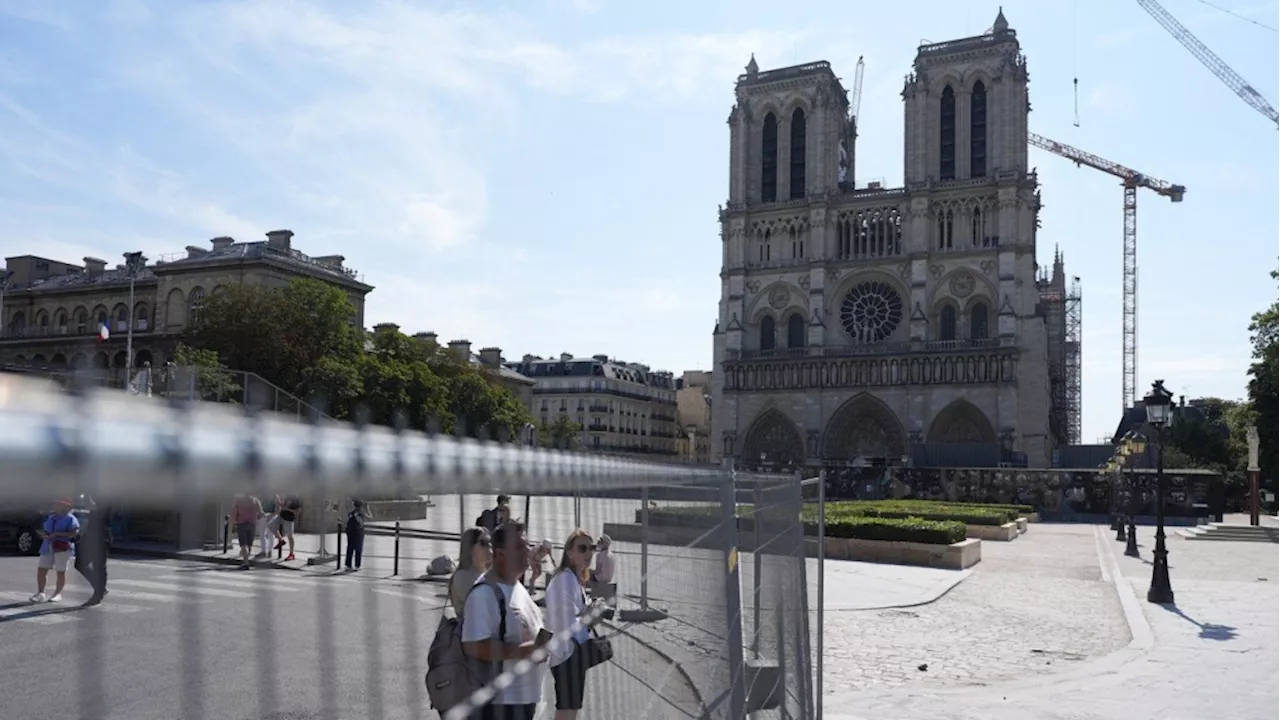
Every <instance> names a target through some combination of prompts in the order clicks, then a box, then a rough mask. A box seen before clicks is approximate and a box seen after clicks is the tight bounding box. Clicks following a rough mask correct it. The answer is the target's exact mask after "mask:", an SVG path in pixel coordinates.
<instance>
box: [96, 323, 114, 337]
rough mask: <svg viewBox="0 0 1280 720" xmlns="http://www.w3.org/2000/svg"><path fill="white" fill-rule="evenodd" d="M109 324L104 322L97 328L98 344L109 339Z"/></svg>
mask: <svg viewBox="0 0 1280 720" xmlns="http://www.w3.org/2000/svg"><path fill="white" fill-rule="evenodd" d="M110 325H111V323H110V322H109V321H108V322H104V323H102V325H100V326H99V327H98V342H106V341H107V340H109V339H110V338H111V327H110Z"/></svg>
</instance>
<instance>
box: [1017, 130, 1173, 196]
mask: <svg viewBox="0 0 1280 720" xmlns="http://www.w3.org/2000/svg"><path fill="white" fill-rule="evenodd" d="M1027 142H1029V143H1031V144H1032V145H1034V146H1036V147H1038V148H1040V149H1041V150H1048V151H1049V152H1051V153H1053V154H1054V155H1058V156H1060V157H1064V158H1066V159H1068V160H1071V161H1072V162H1074V163H1075V164H1076V165H1088V166H1089V167H1091V168H1093V169H1094V170H1101V171H1102V172H1104V173H1107V174H1108V175H1114V176H1115V177H1118V178H1120V179H1121V180H1122V181H1124V182H1125V183H1126V184H1129V183H1132V184H1133V185H1134V187H1141V188H1146V189H1148V190H1150V191H1152V192H1154V193H1156V194H1157V195H1163V196H1164V197H1167V198H1169V199H1170V200H1172V201H1173V202H1182V196H1183V195H1184V194H1186V192H1187V188H1186V187H1184V186H1182V185H1174V184H1173V183H1167V182H1165V181H1164V180H1159V179H1157V178H1153V177H1151V176H1150V175H1144V174H1142V173H1140V172H1138V171H1137V170H1130V169H1129V168H1127V167H1125V166H1124V165H1121V164H1120V163H1117V162H1112V161H1110V160H1106V159H1103V158H1100V157H1098V156H1097V155H1094V154H1093V153H1091V152H1085V151H1084V150H1081V149H1079V148H1075V147H1071V146H1070V145H1067V144H1066V143H1060V142H1058V141H1057V140H1050V139H1049V138H1047V137H1045V136H1043V135H1037V134H1035V133H1030V132H1029V133H1027Z"/></svg>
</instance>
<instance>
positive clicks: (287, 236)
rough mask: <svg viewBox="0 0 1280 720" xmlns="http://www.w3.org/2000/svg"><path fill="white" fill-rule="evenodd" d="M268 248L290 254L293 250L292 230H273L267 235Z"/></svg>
mask: <svg viewBox="0 0 1280 720" xmlns="http://www.w3.org/2000/svg"><path fill="white" fill-rule="evenodd" d="M267 247H269V248H271V249H272V250H279V251H280V252H289V251H290V250H291V249H293V231H292V230H272V231H270V232H268V233H267Z"/></svg>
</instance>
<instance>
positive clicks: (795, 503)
mask: <svg viewBox="0 0 1280 720" xmlns="http://www.w3.org/2000/svg"><path fill="white" fill-rule="evenodd" d="M235 493H252V494H254V495H257V496H259V497H263V498H268V497H272V496H274V495H277V494H279V495H286V496H287V495H299V496H302V497H304V498H306V499H307V502H308V503H309V504H310V506H311V507H313V508H320V507H323V508H324V513H331V512H332V509H333V508H344V507H346V506H347V504H346V501H347V499H348V498H351V497H373V496H376V497H388V498H409V497H420V496H429V497H430V498H431V506H430V507H429V508H428V509H427V510H426V515H427V517H426V518H425V519H423V520H421V521H414V522H407V523H404V525H405V526H406V527H410V526H420V528H421V530H422V532H421V533H418V534H416V535H415V534H414V533H409V532H406V533H405V537H404V538H395V539H394V540H393V538H390V537H385V536H384V535H385V534H384V533H371V534H370V536H369V537H366V539H365V540H366V547H365V556H366V568H367V569H368V573H367V574H365V575H361V576H358V578H356V576H351V575H341V574H339V573H337V572H328V571H325V572H315V571H314V570H313V571H312V572H311V573H307V574H306V575H305V576H303V575H300V574H292V575H293V576H294V577H295V578H296V579H297V582H302V581H303V578H304V577H305V578H307V579H314V580H315V582H314V584H313V585H310V586H308V587H309V588H311V590H310V592H308V593H307V594H306V595H305V596H302V595H299V596H294V597H295V598H305V599H303V600H297V601H295V602H294V603H293V604H291V605H289V606H287V607H286V606H281V605H279V604H278V603H279V600H278V597H277V596H276V595H274V594H272V593H270V592H267V591H265V590H262V589H259V590H258V591H256V592H255V593H254V594H253V596H252V599H250V600H247V604H246V601H239V602H237V603H234V604H231V603H225V602H213V603H205V604H198V603H192V604H183V605H181V606H180V607H179V608H178V610H177V616H176V619H170V620H165V619H163V618H162V617H161V616H156V618H155V620H154V622H155V623H156V624H163V623H166V622H168V623H171V624H172V627H164V629H163V630H164V633H165V635H166V637H167V638H168V639H167V641H166V642H172V643H175V645H174V647H175V648H176V649H177V651H176V654H175V656H174V657H175V661H174V662H171V663H169V664H168V665H167V666H166V667H167V669H166V670H165V671H164V672H162V673H159V674H157V673H156V672H155V671H154V670H152V671H146V670H144V668H145V667H148V666H147V664H146V663H142V662H140V663H139V667H138V668H136V669H134V668H131V667H130V664H131V663H127V662H126V663H121V662H119V661H120V660H121V655H120V654H119V653H120V650H119V649H118V648H117V649H115V650H113V651H111V652H110V653H109V651H108V649H107V648H108V645H110V644H111V643H112V642H117V641H116V640H111V639H110V638H111V637H112V632H113V627H112V626H113V624H115V623H119V622H123V621H121V620H120V616H116V615H107V614H86V615H85V618H84V620H83V624H84V625H85V626H86V627H87V628H88V634H87V635H86V634H81V633H75V632H71V631H70V630H68V629H69V628H70V629H74V628H75V627H78V625H76V624H75V623H67V624H63V625H58V626H55V627H50V628H47V629H46V630H45V631H42V635H41V638H40V643H41V644H42V646H44V647H47V648H50V649H51V650H52V649H57V648H62V651H63V652H66V653H68V654H67V655H65V657H66V658H67V659H66V660H65V662H64V665H63V671H62V673H61V674H48V675H45V676H43V677H44V679H43V680H41V681H39V682H35V683H29V684H27V686H24V687H16V688H6V693H4V694H3V696H0V717H28V716H34V715H36V714H41V715H57V716H59V717H67V718H71V717H80V718H86V719H87V718H94V719H95V720H116V719H121V720H123V719H125V718H127V719H128V720H141V719H142V718H149V717H157V718H160V717H164V718H166V719H167V718H172V717H181V718H189V719H192V720H201V719H203V718H214V717H237V718H239V717H254V718H262V719H263V720H265V719H267V718H272V719H275V718H285V717H289V718H292V717H300V718H301V717H306V718H312V717H315V718H332V719H334V720H337V719H339V718H424V717H434V716H435V712H434V711H432V710H430V709H429V703H428V702H427V698H426V693H425V688H424V684H423V673H424V672H425V671H426V651H427V648H428V646H429V644H430V639H431V636H432V634H433V632H434V630H435V627H436V625H437V623H438V621H439V618H440V617H441V614H442V613H444V612H448V611H447V610H445V605H447V599H445V598H444V597H443V593H442V592H441V590H442V589H443V583H441V582H433V581H432V580H433V579H432V578H423V580H424V581H423V582H421V583H417V582H415V583H412V584H405V583H401V582H396V584H394V585H389V583H391V582H392V581H390V580H386V581H384V580H382V579H381V578H382V576H383V574H384V571H385V570H386V569H388V568H386V567H385V562H386V558H387V557H388V556H391V555H393V554H394V557H395V558H396V560H395V562H397V563H399V562H403V563H404V564H405V568H406V569H403V570H399V575H400V576H401V577H404V576H406V575H409V576H411V577H416V576H417V575H418V573H419V571H420V570H421V571H422V572H423V573H424V574H425V572H426V570H427V567H426V566H427V565H428V563H429V562H430V560H431V559H433V558H435V557H437V556H438V555H441V554H444V555H452V556H454V557H456V556H457V553H458V548H457V543H456V542H455V541H454V540H453V539H452V538H453V537H455V536H456V533H459V532H460V531H461V530H463V529H465V528H466V527H469V526H472V525H474V524H475V520H476V518H477V516H478V515H479V514H480V513H481V512H482V511H483V510H484V509H485V508H486V507H487V506H489V505H491V504H492V502H493V497H494V496H495V495H497V494H499V493H502V494H507V495H510V496H513V499H512V506H513V508H514V514H515V515H516V516H520V517H522V519H524V520H525V521H526V522H527V524H528V528H529V530H528V533H527V537H528V538H529V539H530V541H531V542H533V543H535V544H536V543H539V542H541V541H542V540H543V539H545V540H546V541H548V543H549V544H550V545H551V546H552V551H551V553H550V557H549V558H548V559H547V560H546V562H545V563H544V564H543V565H542V568H543V572H542V578H541V579H540V580H534V582H533V586H534V595H535V597H536V598H540V597H541V596H542V593H543V592H544V588H545V581H546V576H547V574H549V572H551V571H552V570H553V569H554V566H555V564H556V563H557V562H558V561H559V559H560V555H561V551H562V549H563V543H564V542H565V539H566V538H567V536H568V535H569V533H570V532H572V531H573V530H574V529H576V528H583V529H586V530H587V531H588V532H590V533H591V534H592V535H593V536H594V537H599V535H600V534H601V533H610V534H612V535H614V536H615V537H614V542H613V544H612V549H611V552H612V553H613V555H614V558H615V564H616V575H615V578H614V585H616V588H611V592H609V593H607V594H608V595H612V596H613V600H612V602H613V604H614V609H615V612H614V613H610V615H612V617H610V618H608V619H605V620H603V621H602V623H601V624H600V626H599V629H600V630H601V632H602V633H604V634H605V635H606V636H609V637H611V638H612V641H613V643H614V646H615V653H616V654H615V657H614V660H613V661H611V662H609V663H607V664H606V665H604V666H602V667H601V668H598V669H593V670H591V671H590V673H589V675H588V681H587V695H586V705H585V707H584V710H583V715H582V717H592V718H596V717H598V718H644V719H645V720H653V719H657V718H702V717H706V718H727V719H730V720H738V719H739V718H746V717H752V718H780V719H781V718H786V719H789V720H790V719H795V720H804V719H808V718H814V717H816V716H817V714H816V713H815V710H814V691H813V688H812V685H813V667H812V665H813V660H814V651H813V649H812V648H811V647H810V642H811V633H810V628H809V618H810V601H809V600H810V599H809V597H808V592H809V591H808V587H809V579H808V577H807V575H806V561H805V542H804V531H803V527H802V526H801V524H800V507H801V502H802V499H801V485H800V483H799V482H798V481H797V479H796V478H792V477H785V476H764V475H751V476H748V475H745V474H737V473H733V472H732V471H729V470H724V469H719V468H712V467H704V466H690V465H684V464H670V465H667V464H661V463H653V462H639V461H635V460H631V459H626V458H619V457H610V456H602V455H594V454H585V453H566V452H559V451H554V450H551V451H549V450H538V449H533V448H529V447H523V446H518V445H512V444H504V443H497V442H481V441H476V440H470V439H459V438H453V437H446V436H439V435H436V436H431V435H426V434H422V433H416V432H395V431H393V430H391V429H388V428H384V427H362V428H355V427H352V426H350V425H346V424H341V423H335V422H310V423H306V422H298V421H295V420H293V419H291V418H289V417H287V416H281V415H278V414H274V413H260V412H252V411H246V410H245V409H244V408H239V407H233V406H228V405H225V404H222V405H219V404H211V403H197V402H190V401H175V400H173V399H171V398H170V399H162V398H158V397H154V396H153V397H145V396H131V395H129V394H127V393H123V392H119V391H115V392H111V391H102V390H92V391H88V392H82V393H78V394H69V393H64V392H60V391H58V390H56V389H54V388H53V387H51V386H50V385H49V384H47V383H45V384H38V383H32V382H30V381H29V380H24V379H21V378H16V377H0V501H3V502H4V504H5V505H6V506H14V505H27V506H32V507H35V506H42V505H47V504H48V503H49V502H50V501H51V500H52V499H54V498H57V497H63V496H74V497H78V496H80V495H82V494H84V495H88V496H91V497H93V498H96V499H97V501H98V503H99V504H100V505H108V504H110V505H113V506H132V507H137V508H148V509H150V511H151V512H156V513H172V514H173V515H174V516H176V517H177V518H178V519H177V521H176V524H177V526H178V529H177V530H175V534H176V535H177V536H178V538H179V539H178V542H177V545H178V546H184V545H192V544H197V545H198V544H201V543H203V542H205V541H207V539H208V537H209V535H210V534H211V532H212V533H213V534H217V533H218V532H219V530H220V527H219V520H221V517H222V516H221V515H219V514H216V513H217V512H218V511H220V510H221V508H224V507H225V506H226V503H227V499H228V498H230V497H231V496H232V495H233V494H235ZM657 498H662V499H661V500H659V499H657ZM658 503H661V504H662V505H664V506H667V507H668V508H669V506H671V505H682V506H685V505H687V506H689V507H690V508H693V509H694V510H691V512H690V515H689V517H690V518H692V519H691V520H690V521H689V522H688V523H685V524H684V525H683V526H682V527H680V528H670V527H652V526H651V525H650V523H649V513H648V509H649V508H651V507H653V506H654V505H655V504H658ZM210 508H218V510H217V511H211V509H210ZM340 516H341V513H333V514H325V515H322V516H319V517H318V519H316V520H315V522H316V525H317V526H319V527H322V528H323V527H324V526H328V527H329V528H332V529H333V530H336V522H335V521H336V519H337V518H338V517H340ZM739 516H741V518H740V517H739ZM184 518H186V520H184ZM191 518H199V519H200V520H199V521H196V522H193V521H191ZM415 523H416V525H415ZM677 530H678V531H677ZM331 534H332V533H331ZM410 535H414V537H412V538H410V537H409V536H410ZM313 540H315V537H311V538H310V539H308V538H303V537H300V538H299V540H298V543H299V552H304V550H305V548H303V545H304V544H305V543H306V542H309V541H313ZM393 541H394V542H395V543H396V547H395V548H394V551H393V550H391V549H390V548H388V547H387V546H386V543H389V542H393ZM401 542H404V543H406V545H407V544H408V543H415V544H416V543H422V544H423V545H422V549H420V550H410V549H409V548H408V547H406V548H403V552H402V548H401V547H400V546H399V544H400V543H401ZM320 543H321V550H323V548H324V540H323V536H321V537H320ZM331 546H332V547H334V548H335V549H336V545H331ZM402 556H403V559H401V558H402ZM265 562H270V561H269V560H267V561H265ZM339 562H341V559H339ZM410 568H411V569H410ZM530 574H531V575H532V574H534V573H533V572H532V569H531V573H530ZM200 575H205V576H210V573H195V572H192V573H189V574H188V577H189V580H188V582H189V583H190V587H179V588H177V590H180V591H190V592H191V593H193V594H198V593H199V592H202V590H201V587H202V586H201V583H200V581H199V576H200ZM255 575H257V574H256V573H255ZM235 577H246V576H235ZM353 578H355V579H358V580H361V581H368V582H348V581H350V580H352V579H353ZM374 578H378V579H376V580H375V579H374ZM531 579H532V578H531ZM10 580H12V578H0V585H2V584H3V583H5V582H9V581H10ZM19 582H29V580H27V579H26V578H23V579H22V580H21V581H19ZM217 582H225V583H228V584H229V583H234V582H247V581H241V580H236V579H234V578H232V579H227V580H218V581H217ZM291 582H292V580H291ZM134 584H135V585H138V584H142V585H144V586H145V585H146V582H145V581H143V582H141V583H138V582H136V581H135V582H134ZM261 587H265V586H260V588H261ZM388 587H391V588H394V589H388ZM595 589H599V588H595ZM146 594H147V593H134V595H146ZM393 596H394V597H397V598H399V599H397V600H389V598H390V597H393ZM246 597H248V596H246ZM110 602H111V599H110V598H109V599H108V602H107V603H106V604H105V605H104V607H105V606H106V605H109V604H110ZM298 603H302V606H299V605H298ZM389 603H390V606H389ZM303 607H305V608H306V609H305V610H304V609H303ZM39 612H40V611H39V610H33V611H31V613H28V615H31V616H33V617H39V615H38V613H39ZM12 617H13V616H11V617H10V618H3V617H0V621H3V620H5V619H12ZM339 618H341V621H338V619H339ZM286 626H289V627H288V628H286ZM7 627H10V626H8V625H7V624H6V623H3V622H0V633H4V632H6V628H7ZM121 627H123V626H121ZM289 628H291V629H289ZM64 631H67V632H64ZM210 638H215V640H216V641H215V640H211V639H210ZM112 647H115V646H112ZM149 652H152V653H158V652H159V650H157V649H156V648H151V650H150V651H149ZM229 657H232V658H235V659H236V662H234V663H227V662H225V660H226V659H227V658H229ZM109 660H110V661H111V662H109ZM304 675H305V677H306V678H310V679H312V681H313V684H308V685H307V686H306V687H307V689H306V691H305V692H300V691H298V690H296V689H295V688H296V686H297V684H298V683H299V682H301V681H300V680H299V678H301V677H303V676H304ZM546 675H547V677H546V679H545V682H544V689H543V693H542V708H541V711H540V713H539V716H538V717H540V718H541V717H546V718H550V717H551V715H552V714H553V713H554V708H555V704H554V699H555V693H554V687H553V684H552V681H551V678H550V675H549V673H546ZM165 692H172V693H174V694H175V695H174V697H173V699H172V701H171V702H166V701H163V700H154V701H153V704H152V705H150V706H148V705H144V704H140V703H139V698H146V697H148V696H151V695H154V696H155V697H157V698H161V697H164V693H165ZM246 705H248V706H250V707H251V708H252V713H251V715H246V714H245V706H246Z"/></svg>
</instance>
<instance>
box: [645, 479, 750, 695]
mask: <svg viewBox="0 0 1280 720" xmlns="http://www.w3.org/2000/svg"><path fill="white" fill-rule="evenodd" d="M731 467H732V466H731ZM736 476H737V473H736V472H735V471H733V470H732V469H730V470H729V472H727V473H726V474H725V477H724V478H723V480H722V482H721V486H720V525H721V527H720V533H721V535H720V537H721V547H722V548H724V561H725V584H724V588H725V589H724V593H725V598H724V599H725V606H724V609H725V614H726V615H727V618H728V625H729V627H728V628H727V629H728V633H727V634H726V636H725V642H726V644H727V650H728V651H729V677H730V678H732V681H731V682H732V684H731V685H730V686H729V698H728V700H729V712H728V714H727V716H726V717H730V718H743V717H746V704H747V695H746V688H745V687H744V683H745V681H746V675H745V673H744V668H743V658H742V590H741V588H742V586H741V585H739V583H740V582H741V579H740V576H739V573H738V515H737V498H736V496H735V495H736V491H735V488H734V485H735V482H734V480H735V478H736ZM645 510H646V512H647V511H648V508H645Z"/></svg>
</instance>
